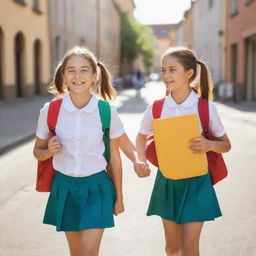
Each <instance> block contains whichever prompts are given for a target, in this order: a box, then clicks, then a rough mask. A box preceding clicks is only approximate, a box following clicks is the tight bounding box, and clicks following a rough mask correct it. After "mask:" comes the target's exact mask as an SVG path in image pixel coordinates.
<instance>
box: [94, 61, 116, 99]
mask: <svg viewBox="0 0 256 256" xmlns="http://www.w3.org/2000/svg"><path fill="white" fill-rule="evenodd" d="M97 66H98V67H99V68H100V78H99V81H98V93H99V95H100V96H101V97H102V98H103V99H104V100H111V99H113V98H114V97H115V96H116V95H117V92H116V90H115V89H114V88H113V86H112V84H111V76H110V73H109V72H108V70H107V69H106V67H105V66H104V64H103V63H102V62H98V63H97Z"/></svg>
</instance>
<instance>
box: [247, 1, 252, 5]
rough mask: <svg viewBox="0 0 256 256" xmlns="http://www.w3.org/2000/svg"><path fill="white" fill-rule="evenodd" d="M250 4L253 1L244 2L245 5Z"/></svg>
mask: <svg viewBox="0 0 256 256" xmlns="http://www.w3.org/2000/svg"><path fill="white" fill-rule="evenodd" d="M251 2H253V0H245V4H246V5H248V4H250V3H251Z"/></svg>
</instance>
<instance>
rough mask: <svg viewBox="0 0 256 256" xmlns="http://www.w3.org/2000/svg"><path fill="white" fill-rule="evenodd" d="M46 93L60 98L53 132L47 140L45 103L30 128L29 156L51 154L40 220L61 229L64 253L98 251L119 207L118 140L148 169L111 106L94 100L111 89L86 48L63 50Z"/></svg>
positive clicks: (137, 165) (107, 77)
mask: <svg viewBox="0 0 256 256" xmlns="http://www.w3.org/2000/svg"><path fill="white" fill-rule="evenodd" d="M49 92H51V93H53V94H54V95H55V96H57V98H61V100H62V101H61V105H60V109H59V114H58V119H57V123H56V126H55V131H54V134H55V136H52V137H50V138H48V134H49V127H48V123H47V114H48V109H49V105H50V103H46V104H45V105H44V107H43V108H42V109H41V110H40V115H39V120H38V126H37V131H36V137H37V138H36V142H35V146H34V156H35V157H36V159H37V160H39V161H44V160H46V159H48V158H51V157H53V167H54V169H55V170H56V175H55V177H54V180H53V184H52V186H51V192H50V195H49V198H48V202H47V206H46V210H45V215H44V219H43V223H45V224H50V225H54V226H56V230H57V231H64V232H65V235H66V238H67V242H68V245H69V249H70V255H72V256H78V255H79V256H81V255H98V254H99V248H100V242H101V239H102V235H103V232H104V229H105V228H111V227H114V219H113V214H114V215H118V214H120V213H122V212H123V211H124V204H123V194H122V166H121V159H120V154H119V140H120V141H121V142H122V143H121V145H122V147H121V148H122V150H123V151H124V152H125V154H126V155H127V156H128V157H129V158H130V159H131V160H132V161H133V163H134V168H135V171H136V173H137V174H138V176H139V175H140V173H141V170H143V172H145V171H146V172H147V169H148V167H147V165H146V164H144V163H138V161H137V159H136V156H135V153H134V147H133V145H132V143H131V142H130V140H129V138H128V137H127V135H126V134H125V131H124V128H123V124H122V122H121V120H120V118H119V116H118V114H117V111H116V109H115V108H114V107H113V106H109V105H106V104H99V101H101V102H103V100H104V103H107V102H106V101H109V100H111V99H113V97H114V96H115V95H116V91H115V89H114V88H113V87H112V85H111V78H110V74H109V72H108V70H107V69H106V68H105V66H104V64H103V63H102V62H99V61H98V60H97V59H96V57H95V56H94V55H93V53H92V52H90V51H89V50H87V49H85V48H81V47H75V48H73V49H71V50H70V51H68V52H67V53H66V54H65V56H64V57H63V59H62V60H61V62H60V63H59V65H58V67H57V69H56V72H55V77H54V79H53V82H52V83H51V85H50V87H49ZM97 96H99V97H97ZM99 98H101V99H103V100H101V99H99ZM100 106H101V107H100ZM105 106H106V107H109V108H110V117H111V120H110V126H109V131H108V136H109V139H110V154H109V155H110V157H109V165H110V167H111V173H112V180H111V179H110V177H109V175H108V174H107V172H106V166H107V159H106V156H105V153H106V148H105V146H106V144H104V138H103V135H105V134H103V124H102V116H101V115H102V113H101V110H102V109H101V108H103V112H104V110H105V109H104V108H105ZM124 142H125V143H124Z"/></svg>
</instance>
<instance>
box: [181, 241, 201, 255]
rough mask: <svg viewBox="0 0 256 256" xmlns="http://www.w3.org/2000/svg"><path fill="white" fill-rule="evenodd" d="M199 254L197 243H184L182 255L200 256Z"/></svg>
mask: <svg viewBox="0 0 256 256" xmlns="http://www.w3.org/2000/svg"><path fill="white" fill-rule="evenodd" d="M198 254H199V246H198V243H197V241H194V240H192V239H191V240H187V241H185V242H184V243H183V246H182V255H184V256H185V255H198Z"/></svg>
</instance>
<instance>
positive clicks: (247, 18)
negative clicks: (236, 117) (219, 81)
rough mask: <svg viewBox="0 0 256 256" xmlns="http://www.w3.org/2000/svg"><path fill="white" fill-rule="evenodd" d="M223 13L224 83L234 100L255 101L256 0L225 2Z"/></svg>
mask: <svg viewBox="0 0 256 256" xmlns="http://www.w3.org/2000/svg"><path fill="white" fill-rule="evenodd" d="M226 10H227V67H226V80H227V81H228V82H231V83H232V85H233V100H234V101H239V100H248V101H256V0H227V9H226Z"/></svg>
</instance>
